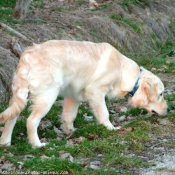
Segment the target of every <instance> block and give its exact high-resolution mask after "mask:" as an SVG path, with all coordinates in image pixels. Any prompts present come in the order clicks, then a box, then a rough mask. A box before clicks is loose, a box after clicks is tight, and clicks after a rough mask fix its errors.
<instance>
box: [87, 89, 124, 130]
mask: <svg viewBox="0 0 175 175" xmlns="http://www.w3.org/2000/svg"><path fill="white" fill-rule="evenodd" d="M91 92H92V91H91ZM87 97H88V101H89V104H90V106H91V108H92V110H93V112H94V115H95V117H96V119H97V121H98V122H99V124H102V125H104V126H106V127H107V129H109V130H117V129H120V128H121V127H114V126H113V125H112V123H111V122H110V120H109V112H108V109H107V107H106V102H105V95H104V93H101V92H99V91H93V92H92V93H89V92H88V93H87Z"/></svg>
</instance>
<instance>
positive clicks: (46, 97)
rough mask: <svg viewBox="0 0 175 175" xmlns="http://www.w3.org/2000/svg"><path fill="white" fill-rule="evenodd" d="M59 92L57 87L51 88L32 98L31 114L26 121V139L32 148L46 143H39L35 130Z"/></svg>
mask: <svg viewBox="0 0 175 175" xmlns="http://www.w3.org/2000/svg"><path fill="white" fill-rule="evenodd" d="M58 92H59V88H58V87H55V86H54V87H51V88H49V89H47V90H46V91H45V92H43V93H41V94H38V95H36V96H33V97H32V102H33V105H32V107H31V108H32V113H31V114H30V116H29V118H28V119H27V133H28V139H29V142H30V143H31V145H32V147H33V148H35V147H42V146H45V145H46V143H41V142H40V140H39V137H38V133H37V128H38V125H39V123H40V121H41V119H42V118H43V117H44V116H45V115H46V114H47V113H48V111H49V110H50V108H51V107H52V104H53V103H54V102H55V100H56V98H57V95H58Z"/></svg>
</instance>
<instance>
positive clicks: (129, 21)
mask: <svg viewBox="0 0 175 175" xmlns="http://www.w3.org/2000/svg"><path fill="white" fill-rule="evenodd" d="M110 18H111V19H113V20H115V21H121V22H124V23H125V24H127V25H129V26H130V27H131V28H132V29H133V30H134V31H135V32H137V33H140V32H141V29H140V27H139V26H138V25H137V24H135V23H134V22H133V21H131V20H129V19H127V18H123V17H121V16H117V15H115V14H111V15H110Z"/></svg>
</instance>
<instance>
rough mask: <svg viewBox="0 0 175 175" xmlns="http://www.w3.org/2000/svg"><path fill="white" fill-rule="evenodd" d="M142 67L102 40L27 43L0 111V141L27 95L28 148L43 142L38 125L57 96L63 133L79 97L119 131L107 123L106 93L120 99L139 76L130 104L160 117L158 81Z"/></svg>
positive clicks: (162, 103) (7, 138) (70, 124)
mask: <svg viewBox="0 0 175 175" xmlns="http://www.w3.org/2000/svg"><path fill="white" fill-rule="evenodd" d="M141 69H142V72H140V67H139V66H138V65H137V64H136V63H135V62H134V61H132V60H131V59H129V58H127V57H126V56H124V55H122V54H121V53H120V52H118V51H117V50H116V49H115V48H114V47H112V46H111V45H109V44H107V43H99V44H96V43H92V42H78V41H63V40H62V41H56V40H52V41H48V42H45V43H43V44H36V45H34V46H32V47H29V48H28V49H26V51H25V52H24V53H23V54H22V56H21V58H20V62H19V64H18V67H17V70H16V72H15V75H14V79H13V84H12V91H13V96H12V99H11V101H10V105H9V107H8V108H7V109H6V110H5V111H4V112H3V113H1V114H0V122H1V123H5V128H4V131H3V133H2V136H1V140H0V143H1V144H6V145H10V144H11V134H12V131H13V127H14V125H15V123H16V120H17V118H18V115H19V114H20V112H21V111H22V110H23V109H24V107H25V106H26V104H27V101H28V99H30V100H31V101H32V106H31V109H32V112H31V114H30V116H29V118H28V119H27V132H28V138H29V142H30V143H31V144H32V146H33V147H40V146H44V145H45V143H41V142H40V140H39V138H38V134H37V127H38V125H39V122H40V120H41V119H42V118H43V117H44V116H45V115H46V114H47V112H48V111H49V110H50V108H51V106H52V104H53V103H54V102H55V99H56V98H57V96H58V94H61V95H62V96H63V97H64V98H65V100H64V105H63V113H62V126H61V127H62V129H63V131H64V132H65V133H66V134H69V133H70V132H71V131H73V130H74V126H73V121H74V119H75V117H76V114H77V110H78V106H79V102H81V101H88V102H89V104H90V106H91V108H92V110H93V112H94V115H95V116H96V118H97V121H98V122H99V123H100V124H103V125H104V126H106V127H107V128H108V129H118V128H119V127H118V128H115V127H114V126H113V125H112V124H111V122H110V121H109V113H108V110H107V107H106V104H105V96H108V97H124V96H125V95H127V94H128V92H130V91H131V90H132V89H133V87H134V84H135V82H136V80H137V79H138V78H140V80H139V88H138V90H137V91H136V93H135V94H134V96H133V97H130V98H129V103H130V104H131V105H132V106H134V107H136V106H138V107H142V108H145V109H147V110H148V112H155V113H157V114H159V115H165V114H166V113H167V104H166V102H165V100H164V99H163V95H162V93H163V91H164V86H163V83H162V82H161V80H160V79H159V78H158V77H157V76H155V75H154V74H152V73H151V72H149V71H147V70H146V69H144V68H141Z"/></svg>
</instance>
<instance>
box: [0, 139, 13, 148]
mask: <svg viewBox="0 0 175 175" xmlns="http://www.w3.org/2000/svg"><path fill="white" fill-rule="evenodd" d="M0 146H11V141H7V140H4V139H0Z"/></svg>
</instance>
